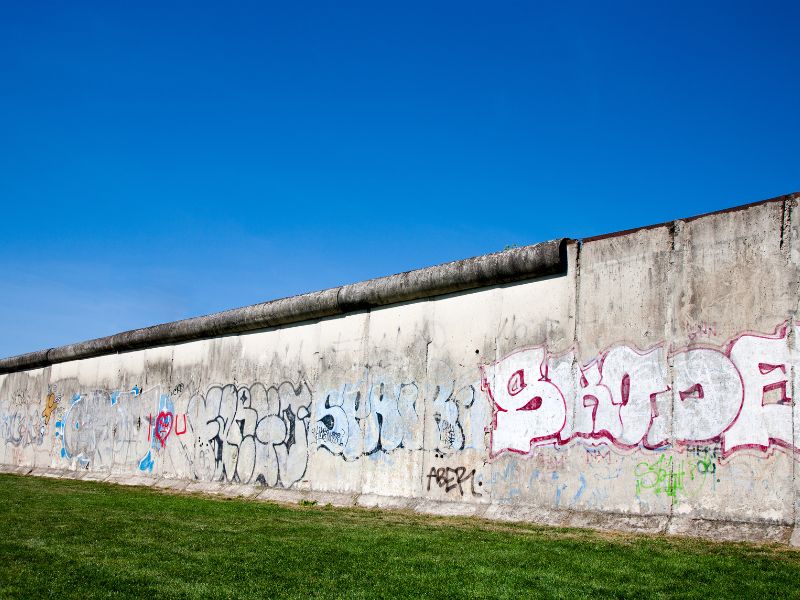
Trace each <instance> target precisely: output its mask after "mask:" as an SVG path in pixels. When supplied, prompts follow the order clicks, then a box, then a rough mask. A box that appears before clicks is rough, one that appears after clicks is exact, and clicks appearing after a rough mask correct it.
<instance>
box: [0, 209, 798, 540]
mask: <svg viewBox="0 0 800 600" xmlns="http://www.w3.org/2000/svg"><path fill="white" fill-rule="evenodd" d="M797 199H798V197H797V196H796V195H795V196H787V197H783V198H780V199H776V200H773V201H769V202H765V203H757V204H754V205H748V206H745V207H738V208H737V209H736V210H732V211H727V212H723V213H715V214H711V215H706V216H703V217H700V218H689V219H684V220H680V221H676V222H673V223H669V224H664V225H658V226H653V227H648V228H642V229H638V230H634V231H630V232H624V233H622V234H618V235H612V236H605V237H598V238H594V239H589V240H585V241H584V242H583V243H579V242H574V241H569V242H564V243H559V242H551V243H546V244H541V245H536V246H531V247H526V248H524V249H517V250H512V251H509V252H504V253H499V254H496V255H489V256H487V257H478V258H476V259H470V260H468V261H460V262H457V263H451V264H450V265H446V266H444V267H437V268H433V269H423V270H420V271H412V272H409V273H404V274H399V275H394V276H391V277H387V278H382V279H378V280H372V281H370V282H363V283H360V284H353V285H350V286H342V287H339V288H333V289H332V290H324V291H322V292H317V293H314V294H309V295H305V296H304V297H302V298H303V300H301V301H299V300H297V299H296V298H295V299H292V298H289V299H283V300H278V301H274V302H272V303H265V304H262V305H255V306H251V307H244V308H242V309H236V310H235V311H227V312H226V313H220V314H218V315H211V316H209V317H204V318H201V319H199V320H189V321H186V322H178V323H172V324H166V325H163V326H156V327H155V328H145V329H142V330H137V331H133V332H125V333H122V334H118V335H117V336H111V337H109V338H103V339H102V340H94V341H91V342H85V343H83V344H76V345H73V346H69V347H63V348H60V349H53V350H50V351H46V352H44V353H34V354H33V355H29V356H28V357H27V358H25V357H13V358H11V359H6V360H5V361H4V362H2V369H3V370H4V371H5V372H4V373H0V433H2V436H0V462H2V463H3V465H4V468H6V467H8V468H11V467H13V468H20V469H25V470H31V469H34V472H36V473H40V474H43V475H52V474H58V473H69V474H70V475H71V476H76V477H87V478H95V479H108V480H109V481H124V482H150V483H153V482H155V481H158V482H159V485H170V486H172V485H188V486H189V488H188V489H207V490H210V491H214V492H215V493H217V492H218V493H225V494H229V495H238V494H246V495H255V494H256V492H259V491H260V490H264V491H263V493H262V495H265V496H264V497H269V498H284V499H293V498H312V497H313V498H335V499H337V502H340V501H341V502H344V503H346V504H347V503H349V504H359V505H366V506H374V505H377V506H394V505H397V506H403V507H406V508H413V509H414V510H418V511H421V512H433V513H437V514H439V513H440V514H445V513H452V514H480V515H484V516H487V517H490V518H498V519H515V520H519V519H523V520H533V521H536V522H546V523H556V524H564V525H579V526H590V527H601V528H618V529H625V530H628V529H633V530H643V531H666V532H672V533H692V532H694V533H698V534H702V535H707V536H712V537H713V536H716V537H722V538H726V539H727V538H746V539H758V538H760V539H769V540H777V541H782V542H787V541H791V540H792V539H794V540H795V541H796V542H798V543H800V539H798V537H799V536H798V535H797V534H796V533H794V534H793V529H796V528H797V526H798V516H797V514H798V504H800V500H799V499H800V490H799V489H798V482H797V477H796V471H797V463H798V460H800V451H799V450H800V414H798V410H800V407H799V405H800V403H798V402H796V401H794V398H795V394H797V393H798V392H797V390H799V389H800V383H798V382H800V379H798V378H800V368H798V362H800V335H798V332H799V331H800V326H798V324H797V323H798V321H800V316H799V315H800V313H798V310H800V306H798V298H799V297H800V274H799V273H798V269H799V267H800V260H798V257H800V235H799V234H798V231H800V225H799V224H798V220H800V216H799V215H798V214H797V213H798V211H797V210H796V209H797ZM534 275H535V277H534ZM200 331H201V332H202V337H203V339H194V337H197V336H198V335H199V334H198V332H200ZM153 336H156V337H153ZM193 336H194V337H193ZM154 339H157V340H159V341H158V344H157V345H156V346H152V347H144V346H147V345H148V344H151V343H152V342H153V340H154ZM139 346H141V347H139ZM134 348H135V349H134ZM121 350H124V352H121ZM49 363H53V364H49ZM37 365H38V366H37ZM172 482H183V483H179V484H176V483H172ZM189 482H191V483H189ZM792 536H793V537H792Z"/></svg>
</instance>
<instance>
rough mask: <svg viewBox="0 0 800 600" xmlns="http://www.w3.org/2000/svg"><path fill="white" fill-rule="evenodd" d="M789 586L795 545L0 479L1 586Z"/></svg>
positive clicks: (798, 581)
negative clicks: (612, 532) (725, 541)
mask: <svg viewBox="0 0 800 600" xmlns="http://www.w3.org/2000/svg"><path fill="white" fill-rule="evenodd" d="M589 596H591V597H593V598H623V597H626V598H642V597H650V598H667V597H669V598H745V597H747V598H765V597H767V596H775V597H778V598H781V599H782V600H783V599H784V598H800V551H797V550H790V549H787V548H784V547H778V546H753V545H745V544H722V543H711V542H704V541H697V540H687V539H678V538H665V537H646V536H624V535H610V534H601V533H594V532H590V531H582V530H567V529H551V528H542V527H535V526H530V525H507V524H498V523H492V522H488V521H481V520H477V519H463V518H437V517H427V516H417V515H413V514H408V513H399V512H383V511H372V510H360V509H338V508H331V507H322V506H289V507H287V506H278V505H274V504H267V503H260V502H253V501H247V500H228V499H218V498H209V497H201V496H196V495H173V494H167V493H163V492H159V491H156V490H150V489H144V488H126V487H121V486H114V485H107V484H99V483H89V482H82V481H72V480H52V479H44V478H38V477H21V476H15V475H0V597H2V598H39V597H56V598H144V597H146V598H152V599H154V600H160V599H166V598H238V597H263V598H276V597H286V598H308V597H316V598H401V597H430V598H520V597H529V598H530V597H534V598H580V597H589Z"/></svg>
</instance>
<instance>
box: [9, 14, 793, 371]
mask: <svg viewBox="0 0 800 600" xmlns="http://www.w3.org/2000/svg"><path fill="white" fill-rule="evenodd" d="M112 4H113V6H112ZM166 4H168V6H165V5H166ZM798 22H800V3H797V2H783V3H774V2H763V1H759V2H747V3H742V2H702V3H698V2H685V3H673V2H670V3H649V2H626V3H596V2H586V3H582V2H563V3H562V2H558V3H538V2H514V3H511V2H493V3H488V2H475V3H471V2H465V1H460V2H450V3H448V2H424V3H412V2H403V3H396V4H394V5H389V4H388V3H380V2H351V3H341V2H327V3H274V4H273V3H269V2H258V3H220V2H217V3H203V2H186V3H152V4H148V3H143V2H136V3H133V2H131V3H105V2H97V3H94V4H87V3H80V2H50V3H41V4H38V3H23V2H18V3H11V2H6V3H3V5H2V7H1V8H0V76H1V77H2V79H0V81H1V82H2V83H0V92H1V93H0V201H1V202H2V212H0V273H2V276H1V277H0V332H1V333H0V356H8V355H12V354H18V353H21V352H26V351H31V350H36V349H40V348H45V347H50V346H55V345H60V344H64V343H70V342H75V341H80V340H83V339H88V338H92V337H98V336H102V335H107V334H111V333H114V332H117V331H121V330H125V329H130V328H134V327H140V326H146V325H152V324H155V323H159V322H164V321H170V320H174V319H180V318H184V317H189V316H194V315H200V314H206V313H209V312H213V311H217V310H223V309H226V308H232V307H236V306H241V305H245V304H251V303H255V302H260V301H264V300H269V299H273V298H277V297H282V296H287V295H292V294H297V293H302V292H306V291H312V290H316V289H321V288H325V287H330V286H334V285H338V284H342V283H348V282H353V281H358V280H362V279H366V278H370V277H377V276H381V275H388V274H391V273H395V272H398V271H405V270H408V269H413V268H418V267H423V266H427V265H431V264H436V263H440V262H444V261H448V260H454V259H459V258H465V257H468V256H474V255H477V254H483V253H486V252H492V251H496V250H502V249H503V248H504V247H505V246H507V245H510V244H519V245H522V244H527V243H533V242H537V241H541V240H547V239H551V238H555V237H562V236H569V237H576V238H578V237H585V236H590V235H596V234H601V233H606V232H610V231H616V230H620V229H626V228H630V227H635V226H639V225H646V224H650V223H654V222H660V221H665V220H670V219H674V218H679V217H683V216H689V215H693V214H698V213H702V212H708V211H712V210H717V209H721V208H726V207H729V206H733V205H737V204H743V203H746V202H752V201H756V200H762V199H766V198H770V197H773V196H777V195H781V194H784V193H788V192H793V191H797V190H800V145H799V144H800V142H799V140H800V110H798V105H799V103H800V36H798V35H797V23H798Z"/></svg>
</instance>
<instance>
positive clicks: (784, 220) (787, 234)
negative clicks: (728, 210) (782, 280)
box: [780, 196, 800, 543]
mask: <svg viewBox="0 0 800 600" xmlns="http://www.w3.org/2000/svg"><path fill="white" fill-rule="evenodd" d="M796 201H797V200H796V196H791V197H789V198H784V200H783V209H782V211H781V240H780V248H781V250H782V251H783V253H784V257H785V259H786V262H787V264H788V265H789V266H790V267H794V269H793V271H790V272H792V296H791V297H792V298H793V299H794V302H795V305H794V306H793V307H792V310H791V312H790V316H791V322H790V326H789V327H788V332H787V336H786V343H787V344H789V348H788V351H789V356H791V357H792V360H791V363H790V365H789V374H790V380H789V389H790V390H791V397H792V399H793V401H794V402H795V403H796V402H797V392H798V390H797V387H796V385H795V378H796V377H797V364H796V360H797V356H796V352H795V351H794V348H796V347H797V339H796V334H795V330H794V325H795V323H797V320H798V312H797V310H798V307H797V304H796V302H797V298H800V265H798V263H797V256H796V255H795V254H794V252H793V249H794V246H795V243H796V241H795V240H794V239H793V237H794V235H793V233H794V228H793V227H792V222H793V219H794V218H795V211H794V205H795V202H796ZM784 242H786V243H785V244H784ZM784 246H786V247H785V248H784ZM796 412H797V409H796V407H795V406H793V407H792V444H793V445H794V447H795V448H797V447H798V442H799V441H800V440H797V439H795V435H796V434H795V432H796V431H797V430H796V429H795V420H796V416H795V413H796ZM791 459H792V510H791V515H792V524H791V527H790V529H789V543H792V540H793V539H794V538H796V537H797V540H796V541H795V543H800V534H798V535H796V532H797V530H798V526H797V505H798V502H799V501H800V498H798V489H797V457H796V456H795V455H794V453H792V456H791Z"/></svg>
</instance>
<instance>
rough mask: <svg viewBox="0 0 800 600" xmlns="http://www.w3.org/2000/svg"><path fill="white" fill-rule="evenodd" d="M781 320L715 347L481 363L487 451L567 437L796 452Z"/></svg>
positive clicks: (614, 349) (798, 373)
mask: <svg viewBox="0 0 800 600" xmlns="http://www.w3.org/2000/svg"><path fill="white" fill-rule="evenodd" d="M798 325H800V323H798V324H795V325H794V327H795V333H797V332H798V331H800V328H799V327H798ZM789 326H790V323H789V322H786V323H782V324H781V325H779V326H778V327H776V329H775V332H774V333H773V334H761V333H751V332H746V333H742V334H739V335H738V336H736V337H734V338H733V339H731V340H730V341H729V342H728V343H727V344H726V345H725V346H724V347H723V348H722V349H720V348H716V347H712V346H709V345H701V344H691V345H689V346H687V347H684V348H680V349H674V350H667V349H666V348H665V346H664V344H663V343H661V344H656V345H654V346H652V347H650V348H647V349H645V350H640V349H638V348H635V347H629V346H626V345H623V344H618V345H613V346H611V347H609V348H607V349H605V350H604V351H603V352H601V353H600V355H599V356H597V357H596V358H594V359H593V360H591V361H589V362H588V363H586V364H584V365H582V366H580V365H578V363H577V360H576V358H575V357H576V354H577V353H576V352H575V350H574V349H570V350H567V351H566V352H561V353H551V352H549V351H548V350H547V348H546V347H542V346H535V347H530V348H521V349H518V350H515V351H514V352H511V353H510V354H508V355H506V356H505V357H503V358H502V359H500V360H498V361H495V362H492V363H489V364H486V365H481V367H480V370H481V386H482V388H483V390H484V392H486V394H487V395H488V397H489V398H490V400H491V403H492V405H493V414H492V419H491V424H490V427H489V429H490V447H489V455H490V457H491V458H494V457H497V456H499V455H500V454H502V453H504V452H510V453H517V454H523V455H524V454H529V453H531V452H532V451H533V450H534V448H536V447H538V446H563V445H565V444H568V443H570V442H572V441H575V440H578V441H580V442H581V443H582V444H585V445H589V446H596V445H603V444H611V445H613V446H615V447H618V448H621V449H625V450H630V449H634V448H644V449H650V450H655V449H658V448H663V447H665V446H668V445H671V444H675V445H677V446H681V447H682V446H686V445H691V444H720V446H721V450H722V458H727V457H729V456H730V455H731V454H732V453H734V452H736V451H738V450H743V449H753V450H757V451H760V452H763V453H769V451H770V450H771V448H772V447H780V448H784V449H786V450H789V451H791V452H792V453H798V452H800V448H798V447H796V446H795V445H794V443H793V439H794V437H796V432H794V431H793V419H792V410H793V404H794V403H793V401H792V398H790V397H789V395H790V391H791V390H792V389H793V387H792V377H800V369H794V366H795V363H796V362H798V359H799V358H800V349H798V347H797V344H798V341H797V337H798V336H797V335H795V336H794V340H795V342H794V344H795V345H794V347H792V348H790V347H789V336H788V332H789ZM670 364H671V369H670V367H669V365H670Z"/></svg>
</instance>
